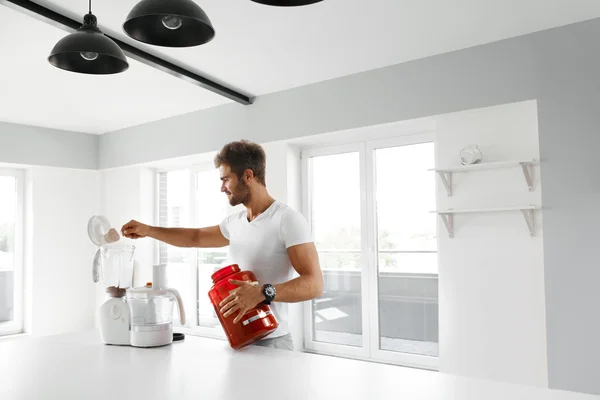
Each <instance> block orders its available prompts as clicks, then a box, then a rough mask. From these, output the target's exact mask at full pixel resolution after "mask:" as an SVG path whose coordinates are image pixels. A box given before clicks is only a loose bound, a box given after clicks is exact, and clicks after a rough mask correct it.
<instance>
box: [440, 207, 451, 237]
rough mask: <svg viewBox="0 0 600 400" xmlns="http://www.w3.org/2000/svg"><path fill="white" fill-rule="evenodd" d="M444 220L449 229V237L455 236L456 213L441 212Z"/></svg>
mask: <svg viewBox="0 0 600 400" xmlns="http://www.w3.org/2000/svg"><path fill="white" fill-rule="evenodd" d="M440 217H441V218H442V221H444V225H446V230H447V231H448V237H449V238H453V237H454V214H451V213H448V214H446V213H443V214H440Z"/></svg>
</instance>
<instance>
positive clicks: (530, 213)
mask: <svg viewBox="0 0 600 400" xmlns="http://www.w3.org/2000/svg"><path fill="white" fill-rule="evenodd" d="M521 212H522V213H523V217H525V222H527V227H528V228H529V233H530V234H531V236H532V237H533V236H535V220H534V210H521Z"/></svg>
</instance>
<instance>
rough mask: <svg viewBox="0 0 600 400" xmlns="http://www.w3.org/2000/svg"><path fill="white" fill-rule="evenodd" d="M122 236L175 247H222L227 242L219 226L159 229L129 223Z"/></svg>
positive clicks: (133, 222) (123, 229) (122, 230)
mask: <svg viewBox="0 0 600 400" xmlns="http://www.w3.org/2000/svg"><path fill="white" fill-rule="evenodd" d="M121 233H122V234H123V236H125V237H127V238H130V239H140V238H144V237H151V238H153V239H156V240H158V241H161V242H165V243H167V244H170V245H172V246H176V247H211V248H212V247H224V246H227V245H229V240H227V239H226V238H225V236H223V233H222V232H221V228H220V227H219V225H215V226H210V227H206V228H161V227H158V226H150V225H146V224H142V223H141V222H138V221H129V222H128V223H126V224H125V225H123V227H122V228H121Z"/></svg>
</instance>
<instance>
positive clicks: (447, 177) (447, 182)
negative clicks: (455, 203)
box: [438, 171, 452, 197]
mask: <svg viewBox="0 0 600 400" xmlns="http://www.w3.org/2000/svg"><path fill="white" fill-rule="evenodd" d="M438 175H439V176H440V178H441V179H442V182H443V183H444V186H445V187H446V192H448V197H451V196H452V172H444V171H438Z"/></svg>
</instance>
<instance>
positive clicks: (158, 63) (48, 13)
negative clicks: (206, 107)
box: [0, 0, 252, 105]
mask: <svg viewBox="0 0 600 400" xmlns="http://www.w3.org/2000/svg"><path fill="white" fill-rule="evenodd" d="M0 4H3V5H5V6H7V7H9V8H11V9H13V10H16V11H19V12H21V13H23V14H26V15H28V16H31V17H33V18H35V19H37V20H40V21H43V22H45V23H47V24H50V25H53V26H55V27H57V28H60V29H62V30H64V31H67V32H69V33H71V32H74V31H76V30H77V29H79V28H80V27H81V25H82V23H81V22H78V21H75V20H74V19H71V18H69V17H66V16H64V15H62V14H60V13H57V12H56V11H52V10H50V9H48V8H46V7H44V6H41V5H39V4H37V3H34V2H33V1H30V0H0ZM105 35H106V36H107V37H109V38H110V39H111V40H113V41H114V42H115V43H116V44H118V45H119V47H120V48H121V49H122V50H123V52H125V54H126V55H127V56H128V57H130V58H133V59H134V60H137V61H139V62H142V63H144V64H146V65H148V66H150V67H153V68H156V69H158V70H160V71H163V72H166V73H168V74H171V75H173V76H175V77H177V78H180V79H183V80H185V81H187V82H190V83H192V84H194V85H197V86H200V87H202V88H204V89H206V90H210V91H211V92H213V93H216V94H218V95H221V96H224V97H227V98H228V99H231V100H233V101H236V102H238V103H240V104H244V105H249V104H252V99H251V98H250V97H248V96H246V95H243V94H241V93H238V92H236V91H235V90H232V89H229V88H227V87H225V86H223V85H221V84H219V83H216V82H214V81H211V80H210V79H208V78H204V77H202V76H200V75H198V74H195V73H193V72H190V71H188V70H186V69H184V68H181V67H179V66H177V65H175V64H172V63H170V62H168V61H165V60H163V59H162V58H159V57H156V56H153V55H152V54H148V53H146V52H145V51H143V50H140V49H138V48H137V47H134V46H132V45H130V44H127V43H125V42H122V41H120V40H119V39H116V38H114V37H112V36H110V35H107V34H106V33H105Z"/></svg>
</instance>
